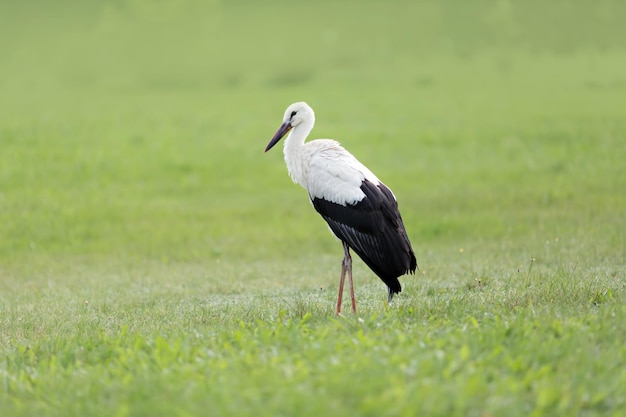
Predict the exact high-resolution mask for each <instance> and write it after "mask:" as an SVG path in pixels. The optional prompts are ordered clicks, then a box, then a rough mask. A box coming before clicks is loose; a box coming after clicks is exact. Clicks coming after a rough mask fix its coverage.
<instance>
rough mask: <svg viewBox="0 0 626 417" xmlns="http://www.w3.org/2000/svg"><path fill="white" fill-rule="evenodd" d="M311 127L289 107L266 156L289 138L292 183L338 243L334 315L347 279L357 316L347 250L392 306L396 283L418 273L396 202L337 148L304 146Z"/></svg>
mask: <svg viewBox="0 0 626 417" xmlns="http://www.w3.org/2000/svg"><path fill="white" fill-rule="evenodd" d="M314 125H315V113H314V111H313V109H312V108H311V107H310V106H309V105H308V104H307V103H305V102H297V103H293V104H291V105H290V106H289V107H287V109H286V110H285V113H284V116H283V120H282V123H281V125H280V127H279V128H278V130H277V131H276V133H275V134H274V136H273V137H272V139H271V140H270V141H269V143H268V144H267V146H266V147H265V152H267V151H269V150H270V149H272V147H274V145H276V144H277V143H278V142H279V141H280V140H281V139H282V138H283V137H284V136H285V135H287V134H288V136H287V138H286V139H285V142H284V147H283V153H284V157H285V163H286V165H287V171H288V172H289V175H290V176H291V179H292V180H293V182H295V183H297V184H299V185H301V186H302V187H303V188H304V189H305V190H307V192H308V194H309V198H310V201H311V203H312V205H313V207H314V208H315V210H316V211H317V212H318V213H319V214H320V215H321V216H322V218H323V219H324V220H325V221H326V223H327V224H328V227H329V228H330V230H331V231H332V232H333V233H334V234H335V236H336V237H337V238H338V239H339V240H340V241H341V242H342V245H343V251H344V258H343V260H342V262H341V277H340V280H339V294H338V296H337V308H336V311H335V313H336V314H337V315H339V314H340V313H341V307H342V297H343V287H344V281H345V276H346V273H347V275H348V279H349V284H350V296H351V301H352V311H353V312H354V313H356V300H355V297H354V283H353V279H352V257H351V255H350V249H352V250H353V251H354V252H355V253H356V254H357V255H358V256H359V257H360V258H361V259H362V260H363V262H364V263H365V264H366V265H367V266H368V267H369V268H370V269H371V270H372V271H373V272H374V273H375V274H376V275H377V276H378V277H379V278H380V279H381V280H382V281H383V282H384V283H385V284H386V285H387V290H388V297H387V303H391V300H392V299H393V296H394V294H397V293H399V292H401V291H402V286H401V284H400V281H399V280H398V277H400V276H402V275H405V274H408V273H411V274H414V273H415V270H416V269H417V268H418V266H417V260H416V258H415V253H414V252H413V248H412V247H411V242H410V241H409V237H408V235H407V232H406V229H405V227H404V223H403V222H402V216H401V215H400V211H399V209H398V203H397V200H396V197H395V195H394V194H393V192H392V191H391V190H390V189H389V187H387V186H386V185H385V184H383V182H382V181H380V180H379V179H378V177H376V175H374V173H373V172H372V171H370V170H369V169H368V168H367V167H366V166H365V165H363V164H362V163H361V162H359V161H358V160H357V159H356V158H355V157H354V156H353V155H352V154H351V153H350V152H348V151H347V150H346V149H345V148H344V147H342V146H341V144H340V143H339V142H337V141H335V140H333V139H315V140H311V141H308V142H305V140H306V139H307V137H308V136H309V134H310V133H311V131H312V130H313V126H314Z"/></svg>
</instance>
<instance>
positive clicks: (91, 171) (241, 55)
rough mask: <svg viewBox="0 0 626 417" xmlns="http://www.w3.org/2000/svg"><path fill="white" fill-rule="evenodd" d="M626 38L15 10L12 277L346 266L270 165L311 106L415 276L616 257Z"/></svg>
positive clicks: (364, 13) (9, 48) (584, 20)
mask: <svg viewBox="0 0 626 417" xmlns="http://www.w3.org/2000/svg"><path fill="white" fill-rule="evenodd" d="M624 21H626V5H625V3H624V2H621V1H557V2H539V1H507V0H499V1H471V2H465V1H451V0H450V1H384V2H383V1H380V2H379V1H341V2H331V1H317V2H304V1H267V2H252V1H250V2H247V1H230V2H218V1H214V2H203V1H193V0H188V1H185V0H177V1H148V0H129V1H124V0H119V1H81V2H78V1H75V2H74V1H58V2H44V1H22V2H7V1H5V2H2V3H1V4H0V27H1V28H2V29H1V31H2V36H0V97H1V100H0V115H1V117H0V146H1V154H0V260H1V261H2V264H3V265H5V267H7V268H9V267H16V268H21V267H22V266H23V265H24V264H25V261H27V262H28V268H29V269H32V268H34V267H35V266H36V265H38V262H40V263H41V268H43V269H46V268H49V267H50V264H53V265H63V263H64V262H65V263H67V264H75V263H76V262H80V259H91V258H93V259H100V260H102V259H104V260H106V261H107V262H117V260H119V259H122V258H127V259H131V261H136V260H140V259H147V260H156V261H158V262H161V261H163V262H169V261H171V260H179V261H183V262H186V261H191V262H200V263H202V262H205V261H207V260H213V259H219V258H222V259H227V260H237V262H239V261H242V260H250V261H262V260H272V259H278V260H280V259H282V258H284V251H283V250H284V248H293V247H295V248H298V249H295V250H293V251H290V252H289V255H290V256H293V257H305V258H308V257H309V256H310V255H309V254H308V253H309V252H313V253H316V252H317V253H328V254H335V253H337V250H338V249H337V245H336V242H334V241H333V240H332V239H330V238H328V235H327V230H326V228H325V227H323V226H322V222H321V221H320V220H319V219H318V218H317V216H316V214H315V213H313V212H312V210H310V209H309V207H307V203H306V195H305V193H304V191H303V190H300V189H297V188H294V187H295V186H293V185H291V184H290V181H289V179H288V177H287V175H286V170H285V167H284V164H283V162H282V156H279V155H280V152H276V151H274V152H272V153H268V154H267V155H265V154H263V152H262V150H263V147H264V146H265V144H266V143H267V141H268V139H269V138H270V137H271V135H272V134H273V132H274V131H275V129H276V127H277V126H278V124H279V122H280V118H281V115H282V112H283V110H284V108H285V107H286V106H287V105H288V104H290V103H291V102H294V101H299V100H306V101H308V102H309V104H311V105H312V106H313V107H314V109H316V112H317V119H318V124H317V128H316V129H315V130H314V131H313V135H312V136H313V137H332V138H335V139H338V140H340V141H341V142H342V143H343V144H344V145H345V146H346V147H347V148H348V149H349V150H351V151H352V152H353V153H354V154H355V155H356V156H357V157H358V158H359V159H361V160H362V161H363V162H364V163H366V165H368V166H370V167H371V168H372V170H374V172H376V173H377V174H378V176H379V177H381V178H383V180H384V181H385V182H386V183H388V184H389V185H390V186H391V187H392V188H393V189H394V191H395V193H396V195H398V196H399V200H400V205H401V209H402V211H403V215H404V217H405V221H406V222H407V223H408V226H407V228H408V229H409V232H410V234H411V238H412V239H413V240H414V241H415V245H416V246H417V248H416V250H417V251H418V252H420V253H421V254H422V255H421V256H420V257H419V258H421V259H422V262H421V263H424V264H428V263H429V262H428V261H426V262H424V261H423V258H424V256H425V255H424V254H425V252H426V250H428V249H430V248H436V247H437V245H441V246H442V247H443V248H448V247H449V245H450V244H451V243H452V242H454V247H463V246H467V245H468V244H470V243H471V242H480V243H481V244H482V245H485V246H486V247H489V246H494V245H495V246H502V245H503V244H506V243H507V242H513V243H511V245H513V246H522V245H523V244H522V243H521V242H524V244H529V245H532V242H535V241H536V242H540V244H541V245H543V243H544V241H545V239H546V238H549V239H553V238H555V237H557V236H562V238H564V237H565V238H570V239H572V240H576V239H578V237H579V236H580V234H592V235H593V234H597V235H602V236H603V239H606V242H607V245H608V246H611V245H613V246H615V244H616V243H618V244H620V245H622V247H623V243H624V242H623V237H622V235H621V233H617V231H616V230H617V229H616V225H617V224H618V225H624V217H623V214H622V211H623V208H624V207H623V203H624V197H623V196H622V194H623V190H624V186H625V185H626V179H625V175H626V174H625V170H624V162H623V160H624V159H623V157H624V154H625V151H624V146H625V145H624V140H623V135H624V132H625V127H624V126H625V123H626V118H625V116H624V108H625V104H626V99H625V96H626V75H625V74H626V72H625V71H624V68H626V52H625V46H626V28H625V25H624V24H623V22H624ZM616 222H617V224H616ZM523 239H527V240H523ZM515 242H517V243H515ZM294 245H295V246H294Z"/></svg>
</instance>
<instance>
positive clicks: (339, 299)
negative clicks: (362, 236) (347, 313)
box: [335, 257, 346, 315]
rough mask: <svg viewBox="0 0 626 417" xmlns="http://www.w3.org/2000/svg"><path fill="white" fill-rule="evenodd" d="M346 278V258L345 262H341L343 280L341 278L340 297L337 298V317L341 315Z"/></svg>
mask: <svg viewBox="0 0 626 417" xmlns="http://www.w3.org/2000/svg"><path fill="white" fill-rule="evenodd" d="M345 278H346V259H345V257H344V259H343V261H341V278H339V295H338V296H337V310H336V311H335V314H336V315H339V313H341V299H342V297H343V282H344V280H345Z"/></svg>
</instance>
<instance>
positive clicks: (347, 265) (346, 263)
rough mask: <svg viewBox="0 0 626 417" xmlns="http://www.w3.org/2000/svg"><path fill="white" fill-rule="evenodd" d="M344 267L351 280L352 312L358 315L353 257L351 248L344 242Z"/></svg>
mask: <svg viewBox="0 0 626 417" xmlns="http://www.w3.org/2000/svg"><path fill="white" fill-rule="evenodd" d="M343 253H344V258H343V265H344V267H345V268H346V270H347V271H348V280H350V298H351V300H352V312H353V313H356V298H354V282H353V281H352V257H351V256H350V248H349V247H348V245H347V244H346V242H343Z"/></svg>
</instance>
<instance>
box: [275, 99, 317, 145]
mask: <svg viewBox="0 0 626 417" xmlns="http://www.w3.org/2000/svg"><path fill="white" fill-rule="evenodd" d="M314 121H315V113H313V109H312V108H311V107H310V106H309V105H308V104H306V103H305V102H304V101H299V102H297V103H293V104H292V105H290V106H289V107H287V110H285V115H284V116H283V123H282V124H281V125H280V127H279V128H278V130H277V131H276V133H275V134H274V136H273V137H272V140H270V143H268V144H267V146H266V147H265V152H267V151H269V150H270V149H272V147H273V146H274V145H276V144H277V143H278V142H279V141H280V140H281V139H282V138H283V137H284V136H285V135H286V134H287V133H288V132H289V131H290V130H291V129H293V128H295V127H296V126H298V125H300V124H302V123H304V124H309V125H311V127H312V123H313V122H314Z"/></svg>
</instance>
